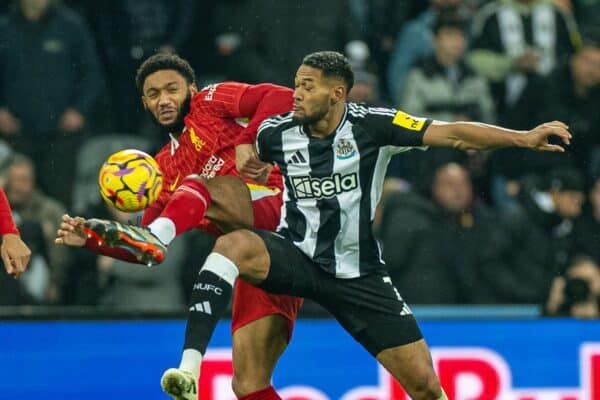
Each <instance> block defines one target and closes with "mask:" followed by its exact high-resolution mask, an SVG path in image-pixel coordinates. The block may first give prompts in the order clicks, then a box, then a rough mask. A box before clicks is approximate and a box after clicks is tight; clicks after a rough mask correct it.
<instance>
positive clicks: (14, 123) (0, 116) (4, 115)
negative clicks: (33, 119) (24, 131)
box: [0, 108, 21, 136]
mask: <svg viewBox="0 0 600 400" xmlns="http://www.w3.org/2000/svg"><path fill="white" fill-rule="evenodd" d="M0 133H2V134H4V135H7V136H16V135H18V134H20V133H21V123H20V122H19V120H18V119H17V118H15V116H14V115H12V113H11V112H10V111H8V109H6V108H0Z"/></svg>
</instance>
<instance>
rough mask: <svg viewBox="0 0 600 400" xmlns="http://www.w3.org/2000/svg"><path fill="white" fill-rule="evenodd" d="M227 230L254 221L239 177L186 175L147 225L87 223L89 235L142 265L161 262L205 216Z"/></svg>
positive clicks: (86, 230)
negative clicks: (169, 248) (180, 237)
mask: <svg viewBox="0 0 600 400" xmlns="http://www.w3.org/2000/svg"><path fill="white" fill-rule="evenodd" d="M204 218H207V219H210V220H213V221H215V223H216V224H217V225H219V227H221V229H223V230H225V231H229V230H233V229H238V228H244V227H245V228H249V227H251V226H252V224H253V222H254V214H253V210H252V202H251V199H250V192H249V190H248V187H247V186H246V184H245V183H244V181H242V180H241V179H240V178H238V177H234V176H217V177H214V178H212V179H204V178H201V177H200V176H197V175H191V176H188V177H186V178H185V179H184V180H183V181H182V183H181V185H180V186H179V187H178V188H177V190H175V192H174V193H173V195H172V196H171V198H170V199H169V201H168V203H167V205H166V206H165V208H164V209H163V210H162V212H161V214H160V215H159V216H158V218H156V219H155V220H154V221H153V222H152V223H150V224H149V225H148V226H147V227H140V226H136V225H128V224H120V223H116V222H113V221H108V220H99V219H92V220H88V221H86V223H85V227H84V231H85V232H86V234H87V235H88V236H89V237H94V238H96V239H97V240H98V242H103V243H104V244H106V245H109V246H112V247H118V248H120V249H121V250H122V251H124V252H128V253H130V255H131V257H130V258H133V259H137V260H138V261H139V262H140V263H142V264H159V263H161V262H162V260H163V259H164V256H165V254H166V250H167V246H168V245H169V244H170V243H171V241H172V240H173V239H174V238H175V237H176V236H177V235H180V234H182V233H183V232H186V231H188V230H191V229H194V228H196V227H197V226H198V225H200V222H201V221H202V220H203V219H204Z"/></svg>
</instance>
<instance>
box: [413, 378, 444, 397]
mask: <svg viewBox="0 0 600 400" xmlns="http://www.w3.org/2000/svg"><path fill="white" fill-rule="evenodd" d="M406 391H407V392H408V394H409V396H410V397H411V399H413V400H437V399H439V398H440V396H441V394H442V387H441V386H440V382H439V380H438V378H437V376H436V375H435V373H434V372H433V371H431V372H430V371H426V372H425V371H424V372H422V373H416V374H414V376H413V379H411V382H409V383H408V384H407V385H406Z"/></svg>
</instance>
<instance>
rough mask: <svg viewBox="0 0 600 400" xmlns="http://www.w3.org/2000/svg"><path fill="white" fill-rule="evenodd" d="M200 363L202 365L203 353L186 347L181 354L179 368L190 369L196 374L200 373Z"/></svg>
mask: <svg viewBox="0 0 600 400" xmlns="http://www.w3.org/2000/svg"><path fill="white" fill-rule="evenodd" d="M200 365H202V353H200V352H199V351H198V350H195V349H185V350H183V354H182V355H181V362H180V363H179V369H182V370H184V371H190V372H191V373H193V374H194V376H199V375H200Z"/></svg>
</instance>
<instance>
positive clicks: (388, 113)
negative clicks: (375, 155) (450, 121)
mask: <svg viewBox="0 0 600 400" xmlns="http://www.w3.org/2000/svg"><path fill="white" fill-rule="evenodd" d="M431 121H432V120H431V119H429V118H420V117H413V116H412V115H409V114H407V113H405V112H403V111H398V110H395V109H390V108H373V107H371V108H369V112H368V114H367V115H366V117H365V124H366V125H367V128H368V129H369V130H372V131H373V133H374V135H375V139H376V141H377V143H378V144H379V145H380V146H396V147H421V146H423V135H424V134H425V131H426V130H427V128H428V127H429V125H430V124H431Z"/></svg>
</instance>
